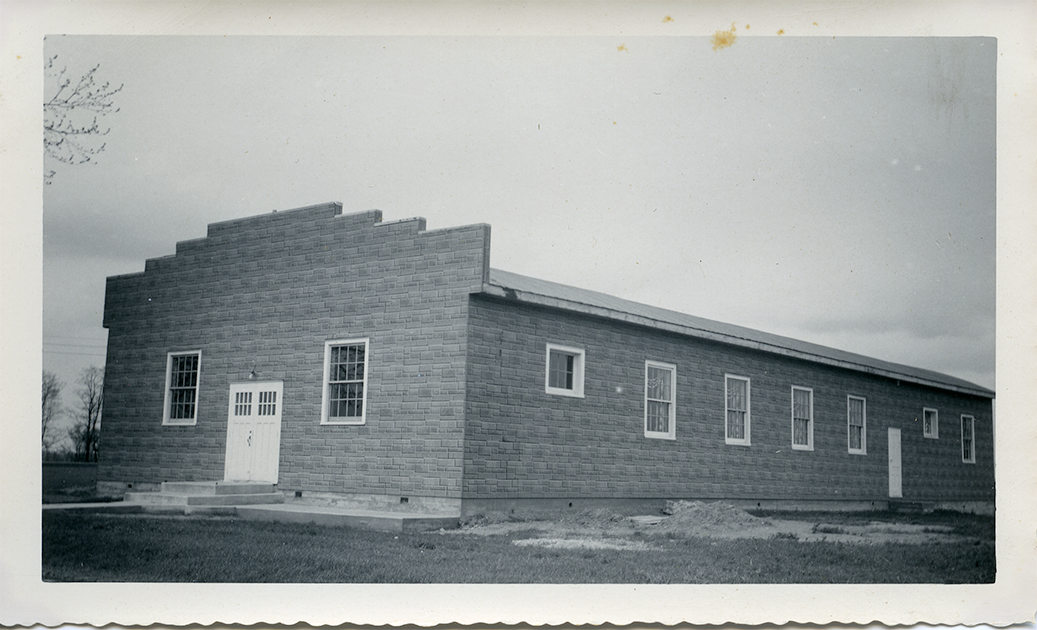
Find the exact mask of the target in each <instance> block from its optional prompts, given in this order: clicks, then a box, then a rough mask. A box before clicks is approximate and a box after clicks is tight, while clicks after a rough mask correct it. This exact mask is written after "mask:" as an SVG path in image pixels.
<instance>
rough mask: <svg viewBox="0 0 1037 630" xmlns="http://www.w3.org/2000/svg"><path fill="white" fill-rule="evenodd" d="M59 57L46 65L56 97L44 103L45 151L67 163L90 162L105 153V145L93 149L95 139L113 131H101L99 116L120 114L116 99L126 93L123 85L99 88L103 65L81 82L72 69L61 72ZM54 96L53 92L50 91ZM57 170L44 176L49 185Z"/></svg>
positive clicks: (93, 70) (108, 129) (47, 75)
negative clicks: (58, 63) (71, 74)
mask: <svg viewBox="0 0 1037 630" xmlns="http://www.w3.org/2000/svg"><path fill="white" fill-rule="evenodd" d="M56 60H57V55H55V56H53V57H51V58H49V59H48V60H47V65H46V77H47V79H48V83H53V84H54V87H53V88H50V89H51V90H52V91H53V94H52V95H51V96H50V98H49V99H46V100H44V102H43V150H44V152H45V154H46V155H47V157H50V158H53V159H55V160H57V161H59V162H62V163H65V164H82V163H84V162H89V161H90V160H91V159H92V158H93V156H95V155H97V154H98V153H100V152H102V151H104V147H105V143H103V142H102V143H101V146H92V145H93V144H94V143H93V142H92V141H91V138H93V137H94V136H104V135H107V134H108V132H109V131H111V129H110V128H105V129H101V125H100V124H99V123H98V117H101V116H106V115H108V114H114V113H116V112H118V111H119V109H118V108H117V107H115V104H114V102H113V101H112V97H113V96H115V95H116V94H118V93H119V92H120V91H121V90H122V87H123V86H122V85H120V86H119V87H112V85H111V83H109V82H107V81H105V82H104V83H103V84H100V85H98V84H97V80H96V79H95V75H96V74H97V69H98V68H100V67H101V66H100V64H98V65H96V66H94V67H93V68H91V69H90V70H89V71H87V72H86V74H84V75H83V76H81V77H80V78H79V79H77V80H73V79H72V77H71V76H69V75H68V74H67V73H68V67H67V66H63V67H62V68H61V69H60V70H58V69H57V66H56V65H55V61H56ZM48 93H50V92H48ZM54 173H55V171H53V170H50V171H48V172H47V173H46V174H45V175H44V181H46V182H47V183H48V184H49V183H50V182H51V180H52V179H53V177H54Z"/></svg>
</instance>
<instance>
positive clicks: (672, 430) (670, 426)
mask: <svg viewBox="0 0 1037 630" xmlns="http://www.w3.org/2000/svg"><path fill="white" fill-rule="evenodd" d="M648 368H655V369H659V370H667V371H669V373H670V400H669V401H663V400H662V399H652V400H655V401H660V402H669V404H670V417H669V419H668V420H667V423H666V426H667V431H649V430H648V402H649V398H648ZM644 407H645V414H644V431H645V437H646V438H651V439H654V440H676V439H677V366H676V365H674V364H672V363H663V362H661V361H652V360H650V359H649V360H646V361H645V394H644Z"/></svg>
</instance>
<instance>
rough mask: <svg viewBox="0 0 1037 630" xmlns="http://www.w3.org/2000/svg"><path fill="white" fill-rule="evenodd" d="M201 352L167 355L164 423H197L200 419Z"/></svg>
mask: <svg viewBox="0 0 1037 630" xmlns="http://www.w3.org/2000/svg"><path fill="white" fill-rule="evenodd" d="M201 360H202V354H201V352H197V351H196V352H170V353H169V354H168V355H166V393H165V401H164V402H163V410H162V424H181V425H183V424H186V425H191V424H195V423H196V422H197V420H198V374H199V370H200V368H201Z"/></svg>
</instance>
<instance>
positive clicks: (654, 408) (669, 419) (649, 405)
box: [645, 361, 677, 440]
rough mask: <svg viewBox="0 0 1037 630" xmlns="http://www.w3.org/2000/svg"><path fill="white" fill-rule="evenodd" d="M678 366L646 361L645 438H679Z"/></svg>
mask: <svg viewBox="0 0 1037 630" xmlns="http://www.w3.org/2000/svg"><path fill="white" fill-rule="evenodd" d="M676 381H677V366H675V365H671V364H669V363H659V362H658V361H645V437H649V438H662V439H668V440H673V439H676V438H677V427H676V423H677V394H676V391H675V385H676Z"/></svg>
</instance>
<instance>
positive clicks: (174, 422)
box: [162, 418, 198, 427]
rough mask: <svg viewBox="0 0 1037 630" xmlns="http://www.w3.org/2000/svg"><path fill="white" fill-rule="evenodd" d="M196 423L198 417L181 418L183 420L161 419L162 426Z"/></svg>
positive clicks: (185, 425)
mask: <svg viewBox="0 0 1037 630" xmlns="http://www.w3.org/2000/svg"><path fill="white" fill-rule="evenodd" d="M197 425H198V419H197V418H194V419H192V420H183V421H176V420H163V421H162V426H164V427H193V426H197Z"/></svg>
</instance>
